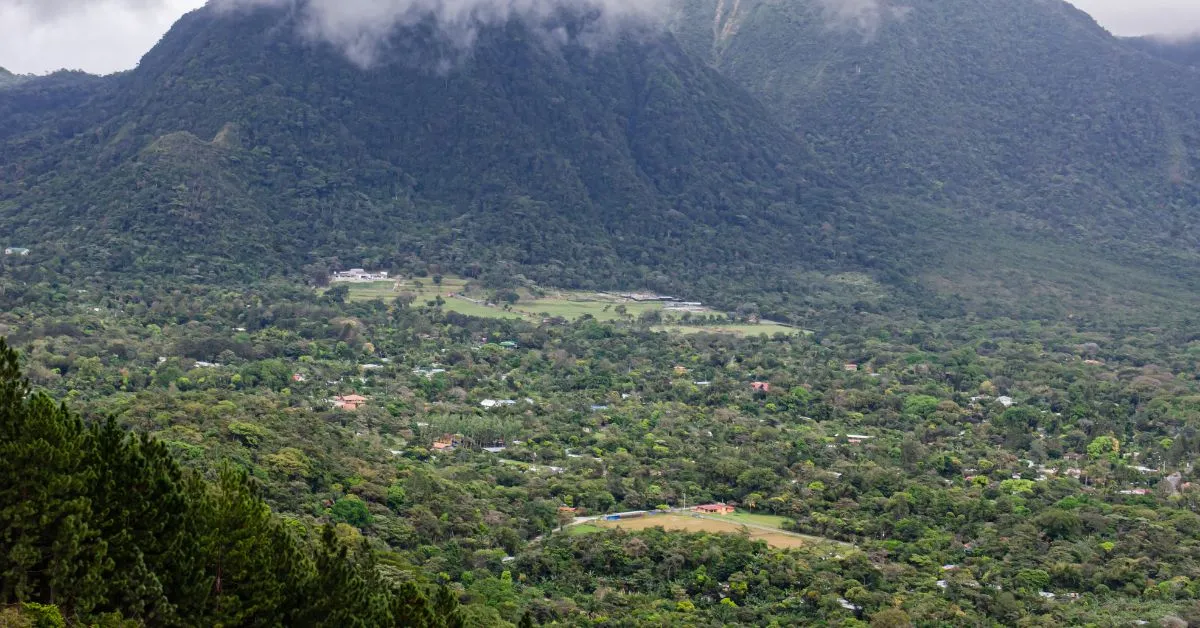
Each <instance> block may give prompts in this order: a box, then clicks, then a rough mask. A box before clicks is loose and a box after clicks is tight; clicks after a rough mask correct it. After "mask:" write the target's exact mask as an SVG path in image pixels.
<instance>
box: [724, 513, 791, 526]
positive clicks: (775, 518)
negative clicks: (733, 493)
mask: <svg viewBox="0 0 1200 628" xmlns="http://www.w3.org/2000/svg"><path fill="white" fill-rule="evenodd" d="M720 518H721V519H725V520H728V521H736V522H737V523H746V524H750V525H757V526H764V527H768V528H778V529H783V524H784V523H785V522H787V521H788V518H787V517H780V516H779V515H759V514H755V513H751V512H745V511H742V510H739V511H737V512H735V513H733V514H731V515H720Z"/></svg>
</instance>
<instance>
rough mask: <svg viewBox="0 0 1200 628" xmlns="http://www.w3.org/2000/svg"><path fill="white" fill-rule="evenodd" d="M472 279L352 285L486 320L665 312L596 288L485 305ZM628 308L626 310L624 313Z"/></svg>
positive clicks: (365, 294)
mask: <svg viewBox="0 0 1200 628" xmlns="http://www.w3.org/2000/svg"><path fill="white" fill-rule="evenodd" d="M467 283H468V281H467V280H466V279H463V278H462V277H454V276H445V277H443V278H442V280H441V283H440V284H435V283H434V282H433V280H432V279H430V278H428V277H426V278H423V279H400V280H398V281H376V282H370V283H352V284H349V285H350V295H349V299H350V301H371V300H374V299H382V300H384V301H390V300H392V299H394V298H396V297H397V296H399V295H401V294H405V293H407V294H412V295H414V296H415V297H416V303H418V304H424V303H426V302H428V301H432V300H434V299H435V298H437V297H438V296H441V297H442V299H443V300H444V301H445V305H443V306H442V307H443V308H445V309H446V310H447V311H451V312H458V313H460V314H465V315H468V316H478V317H481V318H525V319H527V320H531V321H540V320H542V319H543V318H554V317H561V318H564V319H567V320H575V319H578V318H580V317H582V316H584V315H591V316H592V317H594V318H595V319H597V320H600V321H614V320H618V319H620V318H621V317H622V316H624V317H631V318H637V317H638V316H640V315H642V314H643V313H645V312H652V311H663V306H662V304H661V303H654V302H635V301H630V300H627V299H622V298H620V297H618V296H614V295H607V294H600V293H592V292H550V291H548V292H546V293H545V294H544V295H541V296H534V295H533V294H531V293H529V292H528V291H521V299H520V300H519V301H518V302H517V303H515V304H513V305H512V306H511V307H509V308H508V309H504V308H502V307H497V306H491V305H485V304H484V303H483V301H484V300H485V299H484V296H485V295H483V294H481V293H477V292H475V293H472V292H471V291H470V290H469V289H468V286H467ZM618 308H623V309H624V313H621V312H618V311H617V310H618ZM655 329H656V330H658V331H670V332H679V333H685V334H694V333H700V332H709V333H724V334H737V335H758V334H767V335H774V334H775V333H785V334H794V333H798V330H796V329H794V328H791V327H785V326H783V325H778V324H774V323H763V324H761V325H749V324H741V323H728V324H718V325H707V326H703V327H699V326H690V325H670V324H667V325H659V326H657V327H655Z"/></svg>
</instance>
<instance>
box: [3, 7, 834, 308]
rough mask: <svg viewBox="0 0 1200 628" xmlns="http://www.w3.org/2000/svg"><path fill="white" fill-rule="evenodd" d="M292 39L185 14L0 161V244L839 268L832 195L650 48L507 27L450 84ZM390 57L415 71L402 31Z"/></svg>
mask: <svg viewBox="0 0 1200 628" xmlns="http://www.w3.org/2000/svg"><path fill="white" fill-rule="evenodd" d="M292 19H294V18H293V17H291V15H290V14H289V13H286V12H282V11H275V10H270V9H263V10H259V11H256V12H252V13H249V14H241V13H239V14H236V15H223V14H218V13H216V12H214V11H213V10H211V9H203V10H200V11H197V12H195V13H192V14H190V15H188V16H186V17H185V18H184V19H183V20H181V21H180V22H179V23H178V24H177V25H176V26H175V27H174V28H173V29H172V30H171V32H170V33H169V34H168V35H167V36H166V37H165V38H164V39H163V41H162V42H161V43H160V44H159V45H158V46H157V47H156V48H155V49H154V50H152V51H151V52H150V53H149V54H148V55H147V56H146V57H145V58H144V59H143V60H142V63H141V65H140V66H139V67H138V68H137V69H136V70H135V71H133V72H130V73H127V74H125V75H122V76H118V77H115V78H114V79H112V80H111V84H110V85H108V86H107V87H106V89H104V90H102V91H101V93H100V94H99V95H97V96H96V97H95V98H93V99H92V100H90V101H89V102H88V104H87V106H86V108H85V109H86V110H87V111H86V112H85V114H84V121H83V122H82V123H81V124H79V125H77V124H64V123H63V122H62V121H61V120H60V119H57V118H54V117H53V116H51V122H50V124H49V126H48V128H47V129H46V130H44V131H42V132H40V133H37V134H32V135H26V136H22V137H20V138H18V139H15V140H13V142H12V143H11V144H10V148H9V149H8V150H6V151H5V156H4V158H3V172H4V184H3V186H2V187H0V195H2V196H0V199H2V200H0V216H2V218H0V219H2V220H3V222H4V224H5V226H6V227H7V229H6V230H7V231H9V232H10V233H13V234H15V235H14V237H15V238H16V239H17V240H18V241H21V242H27V243H30V244H31V245H36V246H38V247H54V248H55V251H54V252H55V253H59V254H62V255H64V256H65V257H69V258H72V259H79V258H83V259H86V260H88V262H89V263H90V264H97V265H98V267H99V268H107V269H111V270H133V269H139V270H142V271H152V272H155V273H171V274H175V273H185V274H186V273H192V272H194V271H199V272H200V273H201V274H205V273H207V274H211V273H225V274H237V273H246V272H247V271H253V272H254V273H255V274H261V273H263V272H276V273H277V272H282V271H286V270H293V271H294V270H295V269H296V268H298V267H300V266H301V265H303V264H306V263H310V262H312V261H314V260H322V259H323V260H330V259H331V258H335V257H336V258H338V259H340V260H344V261H345V262H346V263H352V264H355V265H360V264H365V263H370V264H372V265H378V264H391V265H393V266H395V265H398V264H400V263H403V261H404V260H406V259H407V258H408V257H410V256H413V257H419V258H422V259H425V260H426V261H444V262H450V263H455V264H459V265H465V264H466V263H467V262H472V263H485V264H493V265H494V264H496V263H500V262H509V263H511V264H513V265H516V266H517V267H520V268H521V269H522V270H524V271H525V272H531V273H534V274H537V275H540V277H541V278H542V279H543V280H546V281H547V283H554V284H557V285H574V284H582V283H591V284H596V283H598V280H599V278H601V277H610V278H611V277H616V276H626V277H628V276H633V277H636V278H637V280H638V281H639V282H640V281H644V280H645V279H644V278H643V275H645V274H648V273H649V272H650V271H649V270H648V269H651V268H653V269H655V271H656V272H658V273H659V277H660V278H662V279H663V281H665V275H663V274H662V273H663V272H668V271H672V270H675V271H680V272H686V273H687V274H689V275H691V276H692V277H693V278H695V277H698V276H699V275H700V274H701V273H702V272H703V271H707V270H711V269H714V268H724V267H734V268H736V269H737V271H736V273H731V274H741V275H747V274H753V273H755V272H757V271H755V270H754V268H755V267H756V266H757V267H766V266H769V267H772V268H774V267H779V266H781V265H784V264H791V263H793V262H796V263H798V262H799V261H800V260H806V261H807V262H809V263H810V264H812V265H818V266H819V265H832V264H834V263H837V262H839V261H840V260H839V258H840V257H844V256H846V255H847V250H848V249H849V250H851V251H852V249H851V247H846V246H842V245H841V243H839V242H838V240H837V238H836V237H830V236H829V235H828V234H825V233H822V231H821V229H820V227H821V224H822V223H823V222H826V221H829V220H831V219H832V217H834V216H837V215H841V214H847V213H849V209H848V208H849V207H850V205H851V202H852V201H851V199H850V194H849V193H848V191H847V189H846V188H844V187H842V186H839V185H838V184H837V183H836V181H835V180H834V177H833V176H831V175H828V174H826V173H824V172H823V171H821V170H820V169H819V168H814V167H810V165H809V164H808V163H807V158H806V155H805V154H804V150H803V149H802V147H801V146H800V144H799V142H797V141H796V140H795V139H794V137H793V136H792V135H791V134H790V133H788V132H786V131H784V130H783V129H782V127H780V126H778V125H777V124H776V123H775V122H774V121H773V120H772V119H771V118H770V117H769V116H768V115H767V113H766V110H765V109H764V108H762V107H761V106H760V105H759V104H758V103H757V102H755V101H754V99H752V98H751V97H750V96H749V95H747V94H746V93H745V92H744V91H742V90H740V89H738V88H737V87H735V86H734V85H733V84H732V83H730V82H729V81H728V80H726V79H724V78H723V77H721V76H720V75H719V74H718V73H716V72H715V71H714V70H712V69H710V68H708V67H707V66H706V65H705V64H703V63H699V62H697V61H695V60H693V59H692V58H691V57H689V56H688V55H687V54H685V53H684V52H683V51H682V50H680V49H679V48H678V46H677V45H676V44H675V43H674V41H673V40H672V39H671V38H670V37H669V36H667V35H665V34H662V33H654V32H644V33H643V32H636V31H634V32H629V33H627V34H626V35H624V37H625V39H624V40H623V41H620V42H615V43H613V44H612V45H605V46H603V47H600V48H595V47H585V46H583V45H575V44H565V45H552V44H548V43H546V42H544V41H541V40H539V39H538V37H537V36H536V35H535V34H534V33H531V32H530V31H529V29H528V28H527V26H526V25H525V24H524V22H522V21H520V20H513V21H511V22H509V23H507V24H505V25H502V26H495V27H489V28H487V29H485V30H484V31H483V32H482V33H481V35H480V40H479V42H478V43H477V45H476V47H475V49H474V52H473V54H472V55H470V56H469V57H468V58H465V59H462V60H461V62H456V65H455V66H454V67H452V68H451V69H449V70H439V69H438V68H436V67H433V66H432V65H431V64H432V63H433V61H436V56H435V57H434V58H433V61H429V62H426V61H424V60H414V59H412V58H410V57H405V58H403V59H399V60H394V61H392V62H384V63H382V64H381V65H379V66H377V67H374V68H371V69H366V70H364V69H360V68H358V67H356V66H354V65H352V64H351V63H350V62H349V61H348V60H346V59H345V58H343V56H342V55H341V54H340V53H338V52H337V51H335V50H334V49H333V48H332V47H329V46H326V45H321V44H312V43H306V42H305V41H303V40H301V39H299V37H298V36H297V35H295V34H294V33H293V32H292V30H291V29H292V26H293V24H291V22H290V21H289V20H292ZM563 19H564V25H563V28H567V29H570V28H575V26H574V25H573V24H574V22H572V21H571V18H569V17H567V18H563ZM579 19H586V18H579ZM397 37H398V38H401V39H403V40H404V41H405V42H406V45H409V46H411V47H412V48H414V49H417V50H426V48H428V50H431V51H432V50H434V49H436V47H437V43H436V41H435V39H434V37H433V36H432V35H431V34H429V33H427V32H424V31H422V29H421V28H420V27H414V28H413V29H410V30H406V31H404V32H402V33H399V34H397ZM425 40H427V42H426V43H422V42H423V41H425ZM429 54H431V55H434V53H432V52H430V53H429ZM48 90H50V88H48V87H47V88H43V89H42V91H43V92H45V91H48ZM26 93H27V92H26V91H22V92H21V94H22V95H25V94H26ZM30 97H32V96H26V98H30ZM13 98H14V99H15V96H14V97H13ZM10 106H12V105H10ZM16 106H20V103H17V105H16ZM68 115H70V116H73V115H76V113H75V112H72V113H70V114H68ZM81 225H87V226H88V227H87V229H86V230H81V229H80V226H81ZM767 235H769V237H764V236H767ZM330 263H333V264H336V263H337V262H330Z"/></svg>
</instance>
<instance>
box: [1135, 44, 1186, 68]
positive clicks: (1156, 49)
mask: <svg viewBox="0 0 1200 628" xmlns="http://www.w3.org/2000/svg"><path fill="white" fill-rule="evenodd" d="M1124 41H1125V43H1127V44H1129V45H1130V46H1133V47H1134V48H1137V49H1138V50H1142V51H1143V52H1146V53H1149V54H1151V55H1153V56H1155V57H1158V58H1160V59H1165V60H1167V61H1171V62H1172V63H1178V64H1180V65H1187V66H1193V67H1200V37H1194V38H1187V39H1175V38H1166V37H1128V38H1125V39H1124Z"/></svg>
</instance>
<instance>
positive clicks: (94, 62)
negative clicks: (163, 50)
mask: <svg viewBox="0 0 1200 628" xmlns="http://www.w3.org/2000/svg"><path fill="white" fill-rule="evenodd" d="M203 4H204V0H92V1H90V2H88V1H82V0H0V67H4V68H7V69H9V70H11V71H13V72H19V73H43V72H48V71H52V70H57V69H61V68H69V69H80V70H86V71H88V72H94V73H99V74H107V73H110V72H115V71H119V70H127V69H129V68H132V67H133V66H134V65H136V64H137V61H138V59H140V58H141V57H142V55H144V54H145V53H146V51H148V50H149V49H150V47H151V46H153V45H154V43H155V42H157V41H158V39H159V38H160V37H162V35H163V33H165V32H166V31H167V29H168V28H170V26H171V24H172V23H174V22H175V20H177V19H179V17H180V16H182V15H183V14H184V13H186V12H187V11H190V10H192V9H195V8H197V7H199V6H202V5H203Z"/></svg>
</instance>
